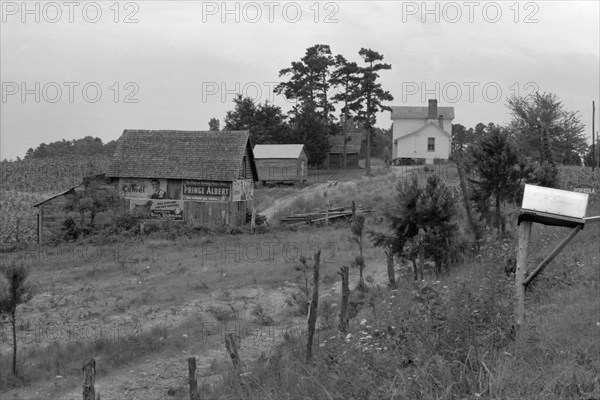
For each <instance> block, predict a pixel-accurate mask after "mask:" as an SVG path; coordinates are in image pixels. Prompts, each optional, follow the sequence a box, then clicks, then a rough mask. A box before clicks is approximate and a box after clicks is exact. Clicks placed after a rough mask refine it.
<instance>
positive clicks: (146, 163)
mask: <svg viewBox="0 0 600 400" xmlns="http://www.w3.org/2000/svg"><path fill="white" fill-rule="evenodd" d="M106 175H107V176H108V177H111V178H113V179H115V181H116V182H117V190H118V192H119V195H120V196H121V197H122V198H124V199H125V207H128V208H129V209H130V210H134V209H142V210H146V211H148V212H149V213H150V214H151V215H152V216H153V217H154V218H158V219H172V220H181V221H185V222H186V223H188V224H191V225H199V226H218V225H224V224H229V225H234V226H239V225H244V224H245V223H246V213H247V212H251V210H252V201H253V200H252V198H253V194H254V182H256V181H257V180H258V175H257V170H256V165H255V163H254V153H253V152H252V146H251V143H250V138H249V132H248V131H220V132H219V131H168V130H160V131H148V130H125V131H124V132H123V135H122V136H121V138H120V139H119V142H118V145H117V149H116V151H115V155H114V157H113V161H112V163H111V165H110V167H109V170H108V173H107V174H106Z"/></svg>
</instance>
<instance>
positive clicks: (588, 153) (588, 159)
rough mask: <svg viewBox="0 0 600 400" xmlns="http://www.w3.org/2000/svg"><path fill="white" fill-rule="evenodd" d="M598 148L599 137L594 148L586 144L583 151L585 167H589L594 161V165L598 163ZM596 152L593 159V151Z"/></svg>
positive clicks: (599, 144) (599, 143)
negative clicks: (585, 148)
mask: <svg viewBox="0 0 600 400" xmlns="http://www.w3.org/2000/svg"><path fill="white" fill-rule="evenodd" d="M599 149H600V139H598V140H597V141H596V146H595V148H594V146H592V145H589V146H588V150H587V151H586V153H585V156H584V157H583V162H584V163H585V166H586V167H591V166H594V161H596V165H597V164H598V150H599ZM594 151H595V152H596V157H595V159H594V153H593V152H594Z"/></svg>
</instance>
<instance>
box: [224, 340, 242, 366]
mask: <svg viewBox="0 0 600 400" xmlns="http://www.w3.org/2000/svg"><path fill="white" fill-rule="evenodd" d="M225 348H226V349H227V352H228V353H229V357H231V362H232V363H233V368H235V370H236V372H237V373H238V374H239V373H240V369H241V365H240V364H241V361H240V354H239V353H238V348H237V344H236V343H235V334H234V333H231V332H230V333H227V334H225Z"/></svg>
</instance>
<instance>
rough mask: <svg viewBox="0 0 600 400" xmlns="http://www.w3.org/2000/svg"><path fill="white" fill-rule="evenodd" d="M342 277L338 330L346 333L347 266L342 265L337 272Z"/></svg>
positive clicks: (348, 287) (348, 294)
mask: <svg viewBox="0 0 600 400" xmlns="http://www.w3.org/2000/svg"><path fill="white" fill-rule="evenodd" d="M338 274H340V276H341V277H342V302H341V305H340V331H341V332H342V333H346V330H347V329H348V298H349V297H350V285H349V282H348V274H349V268H348V267H347V266H343V267H341V268H340V272H338Z"/></svg>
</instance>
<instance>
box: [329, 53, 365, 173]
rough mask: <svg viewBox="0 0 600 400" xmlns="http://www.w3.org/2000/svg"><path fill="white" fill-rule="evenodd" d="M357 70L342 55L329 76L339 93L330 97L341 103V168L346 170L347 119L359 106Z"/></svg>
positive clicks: (355, 66) (338, 56) (356, 67)
mask: <svg viewBox="0 0 600 400" xmlns="http://www.w3.org/2000/svg"><path fill="white" fill-rule="evenodd" d="M358 72H359V68H358V65H357V64H356V63H355V62H350V61H348V60H346V58H345V57H344V56H342V55H337V56H336V58H335V70H334V71H333V73H332V75H331V84H332V85H334V86H336V87H338V88H339V91H337V93H336V94H335V95H334V96H333V97H332V100H333V101H335V102H343V104H344V105H343V107H342V109H341V112H342V118H341V121H342V122H341V123H342V134H343V135H344V155H343V161H342V166H343V168H344V169H347V163H346V159H347V157H346V148H347V144H348V143H347V142H348V138H347V132H348V129H349V126H348V125H349V122H350V121H349V119H350V117H351V116H354V115H355V113H356V112H357V111H358V110H360V108H361V104H360V101H358V89H359V87H360V78H359V76H358Z"/></svg>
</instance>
